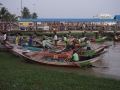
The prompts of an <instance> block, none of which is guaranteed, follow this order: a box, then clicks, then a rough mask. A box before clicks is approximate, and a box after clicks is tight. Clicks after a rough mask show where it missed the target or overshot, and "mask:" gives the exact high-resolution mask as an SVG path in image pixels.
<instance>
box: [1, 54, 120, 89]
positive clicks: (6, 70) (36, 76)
mask: <svg viewBox="0 0 120 90" xmlns="http://www.w3.org/2000/svg"><path fill="white" fill-rule="evenodd" d="M18 59H19V58H18V57H16V56H14V55H13V54H11V53H9V52H0V90H119V89H120V81H119V80H114V79H110V78H102V77H101V78H100V77H99V78H98V77H95V76H90V75H83V74H75V73H67V72H60V71H59V70H58V71H55V70H50V69H44V68H42V67H39V66H38V65H36V64H29V63H22V62H19V60H18Z"/></svg>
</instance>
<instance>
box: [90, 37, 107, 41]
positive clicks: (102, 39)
mask: <svg viewBox="0 0 120 90" xmlns="http://www.w3.org/2000/svg"><path fill="white" fill-rule="evenodd" d="M105 39H106V37H102V38H98V39H91V40H90V42H102V41H104V40H105Z"/></svg>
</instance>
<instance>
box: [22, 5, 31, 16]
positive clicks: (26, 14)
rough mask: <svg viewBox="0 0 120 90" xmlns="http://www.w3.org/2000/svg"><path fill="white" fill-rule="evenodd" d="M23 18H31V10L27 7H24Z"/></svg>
mask: <svg viewBox="0 0 120 90" xmlns="http://www.w3.org/2000/svg"><path fill="white" fill-rule="evenodd" d="M22 18H31V15H30V11H29V9H28V8H27V7H24V8H23V11H22Z"/></svg>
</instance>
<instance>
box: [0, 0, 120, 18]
mask: <svg viewBox="0 0 120 90" xmlns="http://www.w3.org/2000/svg"><path fill="white" fill-rule="evenodd" d="M21 1H22V7H27V8H28V9H29V10H30V13H33V12H34V11H35V12H36V13H37V15H38V18H93V16H95V15H97V14H111V15H113V16H115V15H120V0H0V3H2V4H3V5H2V6H0V7H6V8H7V9H8V11H9V12H10V13H12V14H16V15H19V16H20V15H21V14H20V11H21Z"/></svg>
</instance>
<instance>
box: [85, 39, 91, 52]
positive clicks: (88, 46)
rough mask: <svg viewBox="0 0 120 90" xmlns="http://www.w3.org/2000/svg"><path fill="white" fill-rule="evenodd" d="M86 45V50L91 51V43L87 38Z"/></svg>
mask: <svg viewBox="0 0 120 90" xmlns="http://www.w3.org/2000/svg"><path fill="white" fill-rule="evenodd" d="M86 44H87V50H91V48H90V45H91V42H90V40H89V38H87V39H86Z"/></svg>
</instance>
